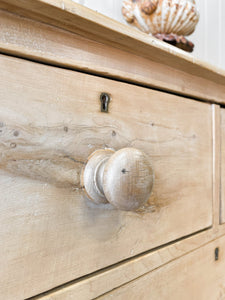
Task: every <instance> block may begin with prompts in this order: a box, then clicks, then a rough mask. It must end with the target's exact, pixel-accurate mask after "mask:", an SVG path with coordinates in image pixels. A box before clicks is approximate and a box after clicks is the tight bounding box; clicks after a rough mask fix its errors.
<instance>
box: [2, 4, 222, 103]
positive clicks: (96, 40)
mask: <svg viewBox="0 0 225 300" xmlns="http://www.w3.org/2000/svg"><path fill="white" fill-rule="evenodd" d="M52 2H53V1H52ZM16 3H17V5H21V7H23V8H21V9H18V8H17V9H13V8H12V7H11V6H10V5H9V4H10V1H9V2H8V4H6V3H4V2H2V1H0V7H1V8H2V9H4V10H9V11H15V12H17V13H18V14H20V15H27V10H28V9H29V7H30V6H31V7H32V6H34V7H33V8H32V9H31V7H30V9H31V11H36V14H37V11H38V13H39V15H38V16H39V17H40V15H41V13H42V11H43V14H44V13H45V14H46V15H50V14H51V17H56V18H57V16H58V18H57V20H55V22H56V23H55V22H53V23H52V19H49V18H47V19H46V18H40V21H42V23H40V22H35V21H34V20H37V19H38V20H39V17H38V18H37V16H36V14H34V15H33V13H31V11H30V12H29V13H28V15H27V16H28V17H30V18H31V17H33V20H32V21H31V20H29V19H26V18H20V17H18V16H16V15H13V14H9V13H6V12H5V11H1V12H0V20H1V22H0V29H1V35H0V51H1V52H2V53H7V54H11V55H16V56H20V57H25V58H29V59H32V60H36V61H41V62H46V63H48V64H53V65H60V66H63V67H66V68H72V69H77V70H82V71H85V72H89V73H93V74H100V75H102V76H107V77H111V78H117V79H120V80H126V81H129V82H133V83H138V84H141V85H145V86H150V87H155V88H159V89H162V90H166V91H173V92H175V93H180V94H183V95H187V96H192V97H196V98H199V99H202V100H207V101H211V102H216V103H225V96H224V95H225V86H224V82H225V80H224V75H225V74H224V72H223V71H221V70H218V69H214V68H212V67H210V66H207V65H205V64H203V63H202V62H201V61H195V60H194V59H193V58H192V57H189V56H188V55H186V54H183V52H179V51H178V52H177V50H176V49H175V47H172V46H167V45H166V46H165V45H164V43H162V42H161V41H158V40H155V39H154V38H153V39H152V38H150V37H149V36H148V35H145V34H143V33H141V32H140V33H139V32H137V31H136V30H134V29H132V28H129V27H128V26H125V25H123V24H119V23H118V22H115V21H113V20H110V19H109V18H106V17H104V16H101V15H99V14H96V13H95V12H91V11H90V10H88V9H87V8H85V7H82V6H80V5H77V4H75V3H71V2H70V1H63V2H60V1H59V2H58V4H59V7H58V8H56V7H54V4H53V5H49V4H47V2H46V3H44V2H43V1H28V3H26V1H23V4H22V1H16ZM55 3H56V2H55ZM62 3H64V4H65V9H64V10H63V11H62V9H61V8H60V5H62ZM34 4H35V5H34ZM25 7H26V9H27V10H26V9H25ZM68 7H70V8H68ZM53 8H54V9H53ZM52 9H53V11H52ZM65 14H66V17H65ZM62 18H64V22H63V24H59V22H60V20H61V19H62ZM68 22H69V24H70V25H68V26H65V24H67V23H68ZM93 22H94V24H93ZM98 22H100V23H99V24H98ZM47 23H48V24H50V25H55V26H56V27H55V26H49V25H47ZM103 23H104V24H105V25H106V24H107V26H108V24H109V26H110V28H111V29H110V28H108V27H107V28H108V29H107V28H105V26H101V25H100V24H103ZM59 26H61V27H62V28H63V29H64V30H62V29H59V28H58V27H59ZM84 28H85V32H84V31H82V30H83V29H84ZM81 29H82V30H81ZM92 30H94V31H95V32H94V31H93V32H92ZM89 31H91V33H90V32H89ZM97 34H99V35H103V36H104V38H103V37H98V36H96V35H97ZM109 39H112V40H111V41H109ZM174 49H175V50H174ZM143 51H144V52H143ZM131 61H132V68H130V62H131Z"/></svg>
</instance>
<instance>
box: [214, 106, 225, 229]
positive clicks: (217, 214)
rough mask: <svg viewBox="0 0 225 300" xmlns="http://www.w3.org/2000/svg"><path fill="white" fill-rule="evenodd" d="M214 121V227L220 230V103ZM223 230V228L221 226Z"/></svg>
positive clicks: (216, 108) (215, 110) (216, 107)
mask: <svg viewBox="0 0 225 300" xmlns="http://www.w3.org/2000/svg"><path fill="white" fill-rule="evenodd" d="M212 123H213V228H214V229H215V230H216V231H218V230H219V227H220V226H219V224H220V197H221V182H220V178H221V110H220V106H219V105H214V104H213V105H212ZM221 230H223V228H221Z"/></svg>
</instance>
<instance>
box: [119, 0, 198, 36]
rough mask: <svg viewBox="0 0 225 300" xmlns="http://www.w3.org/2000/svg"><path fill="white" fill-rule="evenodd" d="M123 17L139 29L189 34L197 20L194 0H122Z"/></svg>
mask: <svg viewBox="0 0 225 300" xmlns="http://www.w3.org/2000/svg"><path fill="white" fill-rule="evenodd" d="M122 13H123V16H124V18H125V19H126V20H127V21H128V20H129V21H128V22H129V23H132V25H134V26H136V27H138V28H139V29H140V30H142V31H144V32H146V33H151V34H152V35H156V34H158V33H165V34H171V33H173V34H177V35H178V36H179V35H184V36H187V35H190V34H191V33H193V31H194V30H195V26H196V25H197V23H198V20H199V12H198V10H197V7H196V4H195V0H158V1H157V0H124V1H123V8H122Z"/></svg>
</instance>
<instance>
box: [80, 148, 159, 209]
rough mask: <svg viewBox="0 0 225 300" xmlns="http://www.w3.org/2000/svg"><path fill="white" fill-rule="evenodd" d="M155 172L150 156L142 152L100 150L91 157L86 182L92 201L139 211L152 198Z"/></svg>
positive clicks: (127, 149)
mask: <svg viewBox="0 0 225 300" xmlns="http://www.w3.org/2000/svg"><path fill="white" fill-rule="evenodd" d="M153 181H154V173H153V169H152V165H151V163H150V161H149V158H148V156H147V155H146V154H145V153H143V152H142V151H140V150H137V149H133V148H124V149H121V150H119V151H117V152H115V151H113V150H110V149H106V150H97V151H95V152H94V153H92V155H91V156H90V157H89V158H88V161H87V164H86V166H85V169H84V172H83V174H82V183H83V186H84V188H85V191H86V193H87V196H88V198H89V199H91V200H92V201H94V202H95V203H107V202H110V203H111V204H112V205H114V206H115V207H117V208H118V209H120V210H128V211H129V210H130V211H133V210H137V209H138V208H140V207H141V206H143V205H144V204H145V203H146V202H147V201H148V199H149V197H150V194H151V191H152V187H153Z"/></svg>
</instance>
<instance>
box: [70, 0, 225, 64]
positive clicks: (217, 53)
mask: <svg viewBox="0 0 225 300" xmlns="http://www.w3.org/2000/svg"><path fill="white" fill-rule="evenodd" d="M73 1H74V2H77V3H80V4H83V5H85V6H87V7H89V8H91V9H93V10H95V11H98V12H100V13H102V14H105V15H107V16H108V17H110V18H113V19H116V20H117V21H119V22H122V23H126V22H125V21H124V20H123V17H122V15H121V3H122V0H73ZM196 4H197V6H198V8H199V11H200V21H199V23H198V25H197V27H196V31H195V32H194V34H193V35H192V36H190V37H189V39H190V40H191V41H192V42H194V44H195V49H194V52H193V53H192V55H193V56H195V57H198V58H200V59H202V60H204V61H206V62H208V63H211V64H213V65H215V66H217V67H220V68H223V69H225V0H196Z"/></svg>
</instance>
